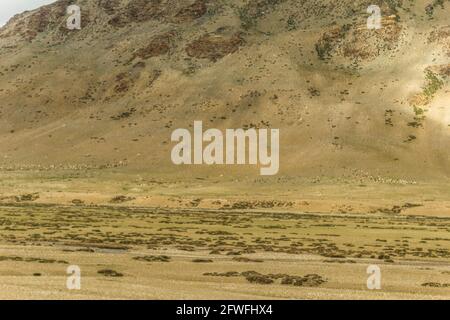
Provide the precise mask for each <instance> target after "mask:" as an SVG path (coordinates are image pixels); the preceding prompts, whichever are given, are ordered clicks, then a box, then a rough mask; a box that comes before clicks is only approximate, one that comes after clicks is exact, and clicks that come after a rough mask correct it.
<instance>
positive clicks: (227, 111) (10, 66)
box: [0, 0, 450, 299]
mask: <svg viewBox="0 0 450 320" xmlns="http://www.w3.org/2000/svg"><path fill="white" fill-rule="evenodd" d="M71 4H76V5H78V6H80V8H81V14H82V15H81V17H82V28H81V30H68V29H67V28H66V20H67V15H66V8H67V6H69V5H71ZM373 4H375V5H378V6H379V7H380V8H381V14H382V20H381V21H382V28H381V29H368V28H367V24H366V22H367V19H368V17H369V15H370V14H368V13H367V8H368V6H369V5H373ZM0 6H1V5H0ZM449 16H450V2H449V1H445V0H417V1H409V0H370V1H366V0H359V1H347V0H346V1H331V0H312V1H297V0H245V1H244V0H215V1H211V0H187V1H178V0H176V1H175V0H148V1H146V0H78V1H71V0H59V1H56V2H55V3H54V4H51V5H48V6H45V7H42V8H40V9H37V10H34V11H30V12H25V13H22V14H19V15H17V16H15V17H14V18H12V19H11V20H10V21H9V22H8V24H7V25H6V26H4V27H3V28H1V29H0V298H2V299H450V107H449V101H450V85H449V83H450V82H449V77H450V19H449ZM194 121H203V123H204V126H205V127H206V126H208V127H210V128H218V129H220V130H222V129H226V128H243V129H250V128H257V129H261V128H277V129H279V130H280V171H279V173H278V174H277V175H274V176H260V175H259V170H258V169H259V168H258V166H252V165H231V166H230V165H211V166H208V165H191V166H188V165H186V166H182V165H181V166H177V165H174V164H173V163H172V161H171V158H170V154H171V149H172V148H173V145H174V144H173V143H172V142H171V133H172V132H173V131H174V130H175V129H177V128H192V126H193V123H194ZM71 265H76V266H79V267H80V269H81V289H80V290H69V289H68V288H67V287H66V280H67V277H68V274H67V273H66V270H67V268H68V267H69V266H71ZM369 265H377V266H379V268H380V270H381V276H382V278H381V279H382V280H381V289H379V290H369V289H368V287H367V279H368V277H369V275H368V274H367V272H366V270H367V267H368V266H369Z"/></svg>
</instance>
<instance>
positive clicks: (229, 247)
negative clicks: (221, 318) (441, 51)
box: [0, 173, 450, 299]
mask: <svg viewBox="0 0 450 320" xmlns="http://www.w3.org/2000/svg"><path fill="white" fill-rule="evenodd" d="M25 176H26V177H27V178H25ZM46 176H47V177H48V176H49V175H48V174H46ZM27 179H28V175H22V174H15V173H4V174H3V179H2V180H1V181H2V182H1V184H2V190H3V191H4V192H3V193H2V198H1V202H0V298H1V299H449V298H450V216H449V215H448V210H449V208H450V207H449V203H448V201H446V200H445V199H448V197H447V193H446V192H447V191H446V190H447V189H446V188H444V187H445V186H444V187H442V188H441V187H435V188H434V189H433V188H432V187H430V186H428V187H427V186H424V185H423V186H411V187H407V186H404V187H398V186H396V188H400V189H397V190H402V191H397V193H394V192H392V190H390V189H389V188H391V187H389V186H388V187H386V186H380V185H377V186H370V185H367V186H365V187H362V186H357V187H358V188H365V189H367V190H370V189H371V188H376V189H378V190H382V189H383V188H384V190H385V194H384V196H383V197H385V198H383V199H384V200H383V201H385V202H386V203H382V202H383V201H381V200H380V201H378V202H377V201H375V204H374V201H372V202H371V201H369V200H366V201H363V195H364V194H366V193H361V195H360V196H358V195H357V192H353V191H352V192H349V193H348V194H352V195H353V198H352V199H350V198H345V199H344V198H342V199H341V198H339V197H338V196H337V195H336V194H335V197H332V196H323V195H322V193H321V192H318V190H322V191H324V190H326V189H327V188H332V187H327V186H325V185H323V186H314V187H311V188H312V189H308V187H307V186H300V187H299V188H300V189H302V190H304V192H303V193H302V196H301V197H300V196H299V194H300V193H297V191H296V190H294V189H289V190H290V191H286V194H287V196H286V197H287V198H290V199H291V200H286V199H284V198H283V197H282V196H281V195H277V194H276V192H274V194H273V195H272V198H271V199H272V200H268V198H266V199H261V198H258V200H250V199H249V196H246V195H245V194H244V193H240V196H239V195H238V194H236V195H234V196H230V197H229V198H226V197H225V196H224V197H222V198H220V197H216V196H214V195H213V193H214V191H211V192H210V193H209V194H208V196H207V197H204V198H200V197H199V196H198V194H195V193H196V192H197V191H196V190H197V189H196V188H195V187H194V186H193V187H192V188H191V189H189V191H187V190H186V188H185V187H183V186H181V187H176V188H175V189H174V188H171V187H170V186H169V185H163V184H158V183H155V184H154V185H152V187H149V190H146V189H145V187H144V186H143V185H144V184H145V183H142V181H141V188H143V189H142V190H137V189H136V190H126V191H127V193H126V195H118V192H119V190H113V191H111V189H108V188H107V187H106V186H105V187H102V186H101V184H100V183H99V184H97V185H96V188H97V193H95V192H94V190H90V191H89V192H85V193H83V192H81V189H83V188H81V186H82V181H83V180H82V179H77V178H74V177H72V178H70V179H69V178H67V177H66V178H65V179H60V180H59V182H56V181H55V180H53V179H48V178H47V179H44V180H41V181H39V179H37V178H36V177H33V178H32V179H31V180H27ZM30 181H31V182H30ZM38 181H39V186H38ZM199 183H203V182H199ZM107 184H108V185H110V186H111V185H113V184H112V183H107ZM149 184H150V183H149ZM13 186H15V187H13ZM77 186H78V187H77ZM197 187H198V190H200V189H201V188H200V185H199V186H197ZM52 188H54V190H52ZM66 188H69V190H67V189H66ZM164 188H166V190H165V191H163V189H164ZM355 188H356V187H355ZM401 188H404V189H401ZM414 188H419V189H420V190H422V191H424V190H428V191H430V190H431V189H433V190H434V191H433V192H431V191H430V192H428V194H427V195H426V196H424V195H421V196H417V197H416V198H415V201H413V200H414V199H413V198H411V196H410V195H411V194H412V193H414V190H415V189H414ZM427 188H429V189H427ZM56 189H59V191H56ZM150 189H151V190H150ZM182 189H184V190H185V191H184V192H185V193H187V192H190V194H189V195H187V194H185V195H183V196H176V195H169V193H170V192H173V194H177V193H181V191H180V190H182ZM6 190H8V192H10V194H7V192H6ZM31 190H34V191H36V192H34V193H33V192H30V191H31ZM101 190H106V191H105V194H107V192H112V194H110V195H108V196H106V195H105V199H109V200H108V201H106V200H104V199H103V198H101V197H100V196H99V195H101V194H102V192H101ZM108 190H109V191H108ZM169 190H171V191H170V192H169ZM202 190H203V191H201V192H200V191H198V192H199V193H202V194H206V192H205V191H204V189H202ZM224 190H225V189H224ZM274 190H276V189H274ZM308 190H309V191H308ZM312 190H316V192H317V194H316V195H314V192H313V191H312ZM327 190H328V191H327V192H328V194H331V193H330V191H329V189H327ZM340 190H341V193H340V195H341V196H342V195H343V194H344V188H341V189H340ZM439 190H441V191H439ZM26 191H27V192H28V193H27V192H26ZM122 191H125V190H122ZM406 191H408V192H406ZM380 192H381V191H380ZM238 193H239V192H238ZM295 194H296V195H297V196H295ZM325 194H326V193H325ZM430 194H433V196H432V197H431V196H430ZM93 195H97V198H95V197H94V196H93ZM111 195H115V196H111ZM221 195H223V193H221ZM388 195H391V197H394V198H388ZM164 197H165V198H164ZM239 197H240V198H239ZM380 197H381V196H380ZM395 197H400V198H395ZM255 198H257V196H255ZM51 199H53V202H52V201H51ZM96 199H97V200H96ZM162 199H166V200H165V202H164V201H163V200H162ZM273 199H276V200H273ZM330 199H331V200H330ZM339 199H340V200H339ZM380 199H381V198H380ZM400 199H403V200H402V201H401V200H400ZM146 201H147V202H146ZM394 203H397V205H393V204H394ZM302 206H303V207H302ZM307 207H309V209H306V208H307ZM71 265H76V266H79V268H80V270H81V290H68V289H67V286H66V282H67V279H68V277H69V275H68V274H67V268H68V267H69V266H71ZM369 265H376V266H378V267H379V268H380V270H381V289H380V290H369V289H368V288H367V279H368V277H369V275H368V274H367V268H368V266H369Z"/></svg>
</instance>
